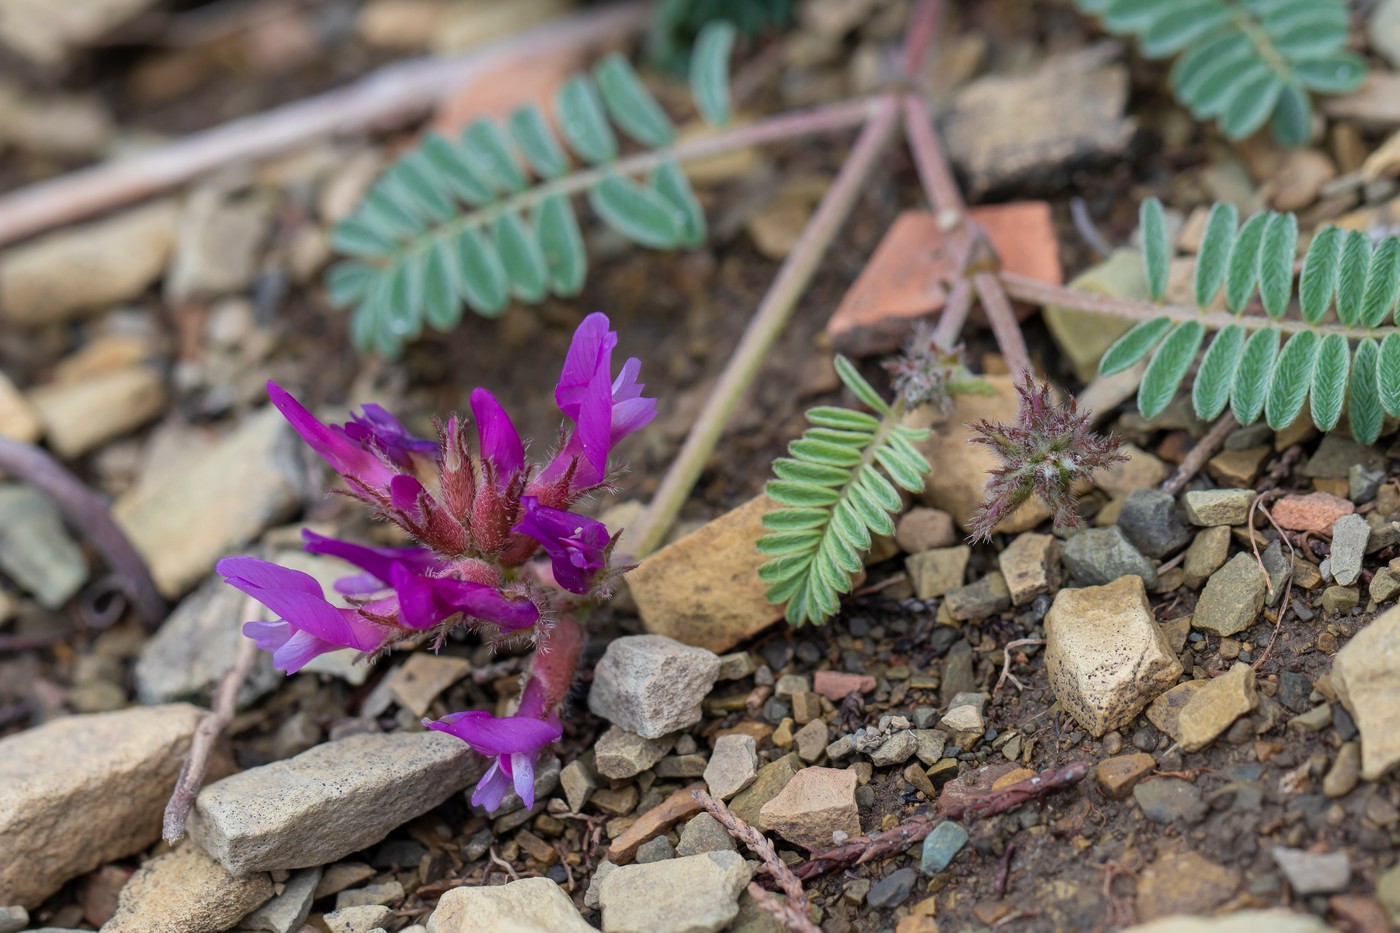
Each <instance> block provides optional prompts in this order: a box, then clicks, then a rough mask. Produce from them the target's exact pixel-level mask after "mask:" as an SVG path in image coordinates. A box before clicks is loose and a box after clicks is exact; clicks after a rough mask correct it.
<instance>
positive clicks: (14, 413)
mask: <svg viewBox="0 0 1400 933" xmlns="http://www.w3.org/2000/svg"><path fill="white" fill-rule="evenodd" d="M42 433H43V428H42V427H40V425H39V416H38V414H37V413H35V411H34V406H33V405H30V404H29V400H28V399H27V398H25V397H24V394H23V393H22V392H20V390H19V389H18V388H16V387H15V384H14V383H13V382H11V381H10V377H9V376H7V375H5V374H4V373H0V437H8V438H9V439H10V440H12V441H19V442H20V443H22V444H32V443H34V442H35V441H37V440H38V439H39V435H41V434H42Z"/></svg>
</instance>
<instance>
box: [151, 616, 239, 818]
mask: <svg viewBox="0 0 1400 933" xmlns="http://www.w3.org/2000/svg"><path fill="white" fill-rule="evenodd" d="M257 657H258V644H257V642H255V641H253V640H252V639H251V638H245V639H243V640H242V641H241V642H239V645H238V655H237V656H236V657H235V658H234V661H233V667H231V668H229V671H228V673H226V674H224V677H223V679H222V680H220V681H219V687H218V689H217V690H215V691H214V701H213V703H212V704H211V707H212V708H211V709H210V710H209V712H207V713H205V714H204V718H202V719H201V720H200V721H199V726H198V727H197V728H196V729H195V732H194V739H193V741H191V742H190V751H189V755H187V756H186V758H185V764H184V766H183V767H181V768H180V779H179V780H178V781H176V782H175V791H174V793H172V794H171V795H170V802H169V803H167V804H166V805H165V821H164V826H163V829H162V835H164V837H165V841H166V842H168V843H170V844H171V845H174V844H175V843H177V842H179V841H180V840H181V839H182V838H184V835H185V819H186V817H188V816H189V815H190V808H191V807H193V806H194V802H195V798H197V797H198V796H199V789H200V788H201V787H203V786H204V774H205V772H206V771H208V770H209V753H210V752H212V751H213V749H214V743H215V742H217V741H218V739H219V736H220V735H221V734H222V733H223V731H224V729H225V728H227V726H228V724H229V723H230V722H232V721H233V713H234V710H235V708H236V706H237V703H238V693H239V691H240V690H242V689H243V681H245V680H247V679H248V674H249V673H250V672H251V671H252V670H253V662H254V661H255V660H257Z"/></svg>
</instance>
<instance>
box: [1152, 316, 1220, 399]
mask: <svg viewBox="0 0 1400 933" xmlns="http://www.w3.org/2000/svg"><path fill="white" fill-rule="evenodd" d="M1205 332H1206V331H1205V327H1204V326H1203V325H1202V324H1201V323H1200V322H1199V321H1187V322H1185V323H1183V324H1179V325H1177V327H1176V328H1175V329H1174V330H1173V331H1172V332H1171V333H1170V334H1168V335H1167V338H1166V339H1165V340H1163V341H1162V345H1161V346H1160V347H1159V348H1158V349H1157V352H1156V354H1155V355H1154V356H1153V357H1152V362H1150V363H1148V364H1147V372H1145V373H1144V374H1143V376H1142V385H1141V386H1139V388H1138V411H1140V412H1142V416H1143V417H1144V418H1146V419H1148V420H1149V421H1150V420H1152V419H1153V418H1156V417H1157V416H1158V415H1160V414H1161V413H1162V412H1163V411H1165V410H1166V407H1167V405H1169V404H1170V403H1171V400H1172V398H1173V397H1174V396H1175V395H1176V390H1177V387H1178V386H1179V385H1181V380H1183V379H1185V378H1186V371H1187V370H1188V369H1190V368H1191V363H1192V362H1193V361H1194V360H1195V359H1196V353H1197V351H1199V350H1200V349H1201V340H1202V339H1203V338H1204V337H1205Z"/></svg>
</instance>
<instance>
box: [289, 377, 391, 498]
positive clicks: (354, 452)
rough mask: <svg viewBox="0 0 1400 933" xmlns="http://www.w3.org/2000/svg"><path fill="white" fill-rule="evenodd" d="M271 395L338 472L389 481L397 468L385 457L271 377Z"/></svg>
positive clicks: (372, 482) (376, 484)
mask: <svg viewBox="0 0 1400 933" xmlns="http://www.w3.org/2000/svg"><path fill="white" fill-rule="evenodd" d="M267 395H268V398H270V399H271V400H272V404H273V405H274V406H276V408H277V410H278V411H280V412H281V413H282V417H284V418H286V419H287V423H288V424H290V425H291V426H292V429H293V430H294V431H296V432H297V434H299V435H301V439H302V440H304V441H306V443H307V445H308V446H309V447H310V448H311V449H312V450H314V451H316V453H318V454H320V455H321V457H322V459H324V460H325V461H326V462H327V463H329V464H330V465H331V467H333V468H334V469H335V471H336V472H337V473H339V474H340V475H342V476H345V477H347V478H353V479H356V480H358V481H359V482H361V483H363V484H364V485H366V486H369V487H371V488H380V487H382V486H384V484H385V483H387V482H388V481H389V477H390V476H392V475H393V471H392V470H391V469H390V468H389V467H388V466H386V465H385V464H384V462H383V461H382V460H380V459H379V458H378V457H377V456H376V455H375V454H373V453H371V452H370V451H368V450H365V449H364V448H363V447H360V446H359V445H358V444H356V443H355V442H354V441H352V440H350V438H348V437H346V436H345V434H344V433H343V432H340V431H337V430H334V429H332V428H331V427H330V426H328V425H325V424H322V423H321V422H320V421H319V420H317V418H316V416H315V415H313V414H311V412H309V411H307V410H306V407H305V406H303V405H302V404H301V402H298V401H297V400H296V399H295V398H293V397H292V395H291V393H289V392H287V390H285V389H283V388H282V387H281V386H279V385H278V384H277V383H275V382H271V381H269V382H268V384H267Z"/></svg>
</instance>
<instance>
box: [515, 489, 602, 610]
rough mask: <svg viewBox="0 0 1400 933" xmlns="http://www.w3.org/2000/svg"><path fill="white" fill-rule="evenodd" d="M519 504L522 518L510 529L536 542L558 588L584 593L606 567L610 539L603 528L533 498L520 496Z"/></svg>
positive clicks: (593, 522) (590, 519)
mask: <svg viewBox="0 0 1400 933" xmlns="http://www.w3.org/2000/svg"><path fill="white" fill-rule="evenodd" d="M520 505H521V508H522V510H523V512H524V516H523V517H522V518H521V520H520V523H519V524H517V525H516V526H515V527H514V528H513V529H512V530H513V531H517V532H519V533H521V534H524V535H529V536H530V537H531V538H534V539H535V540H536V541H538V542H539V543H540V546H541V547H542V548H544V551H545V553H546V554H548V555H549V560H550V566H551V568H552V570H553V571H554V579H555V581H556V582H557V583H558V584H559V585H560V586H562V587H563V588H564V589H566V590H568V591H569V592H570V593H578V594H579V595H583V594H585V593H587V592H588V591H589V590H590V589H591V588H592V586H593V580H594V578H595V577H596V576H597V574H598V572H599V571H601V570H602V569H604V568H605V567H606V566H607V562H608V560H607V548H608V544H609V543H610V542H611V540H612V538H611V536H610V535H609V534H608V529H607V526H606V525H604V524H603V523H602V522H600V521H597V520H596V519H592V518H588V517H587V516H584V515H577V514H575V513H573V512H568V511H565V510H564V509H553V508H550V507H549V506H547V505H540V502H539V499H537V498H536V497H534V496H521V497H520Z"/></svg>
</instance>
